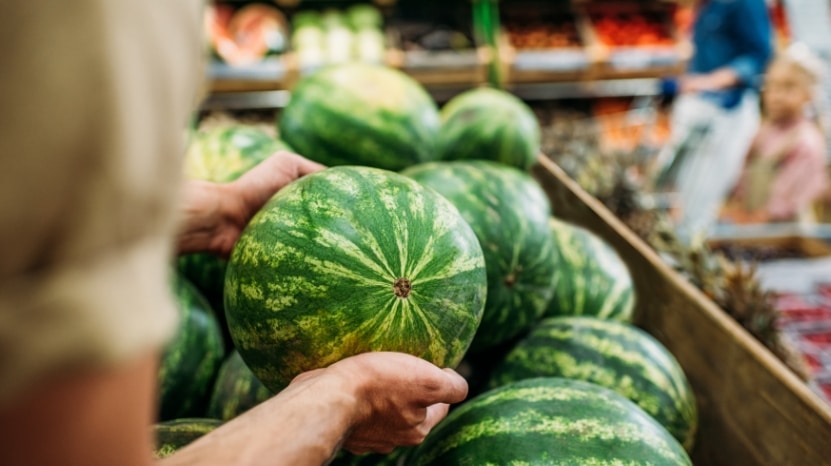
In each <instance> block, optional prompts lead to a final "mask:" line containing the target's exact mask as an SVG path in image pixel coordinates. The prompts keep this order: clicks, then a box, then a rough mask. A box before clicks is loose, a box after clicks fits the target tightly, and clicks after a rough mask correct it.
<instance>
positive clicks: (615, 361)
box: [490, 317, 698, 451]
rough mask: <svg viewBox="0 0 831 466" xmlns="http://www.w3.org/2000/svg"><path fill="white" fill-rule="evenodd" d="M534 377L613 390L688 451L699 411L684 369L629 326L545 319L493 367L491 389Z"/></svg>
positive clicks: (590, 319)
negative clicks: (584, 382)
mask: <svg viewBox="0 0 831 466" xmlns="http://www.w3.org/2000/svg"><path fill="white" fill-rule="evenodd" d="M534 377H565V378H569V379H579V380H584V381H587V382H591V383H595V384H598V385H602V386H604V387H606V388H609V389H612V390H615V391H616V392H618V393H620V394H621V395H623V396H625V397H627V398H629V399H630V400H632V401H634V402H635V403H636V404H637V405H638V406H640V407H641V408H642V409H643V410H644V411H646V412H647V413H649V414H650V415H652V417H654V418H655V420H657V421H658V422H660V423H661V424H662V425H663V426H664V427H665V428H666V429H667V430H668V431H669V432H670V433H671V434H672V435H674V436H675V438H676V439H678V441H679V442H681V444H683V445H684V446H685V448H687V450H688V451H689V450H691V449H692V445H693V441H694V440H695V431H696V428H697V426H698V412H697V409H696V404H695V395H694V394H693V391H692V388H691V387H690V384H689V382H688V381H687V378H686V376H685V375H684V371H683V370H682V369H681V366H680V365H679V364H678V361H676V360H675V358H674V357H673V356H672V354H670V352H669V351H668V350H667V349H666V348H664V347H663V345H661V344H660V343H659V342H658V341H657V340H655V339H654V338H653V337H651V336H650V335H649V334H647V333H646V332H644V331H642V330H640V329H638V328H636V327H634V326H631V325H629V324H624V323H620V322H614V321H606V320H601V319H597V318H593V317H558V318H552V319H546V320H544V321H543V322H541V323H540V325H539V326H537V327H536V328H535V329H534V330H533V331H531V333H530V334H529V335H528V337H527V338H526V339H525V340H523V341H522V342H520V343H519V344H518V345H517V346H516V348H514V349H513V350H512V351H511V352H510V353H509V354H508V356H507V357H506V358H505V359H504V360H503V361H502V363H501V364H499V365H498V366H497V367H496V369H495V370H494V373H493V375H492V378H491V383H490V386H491V387H497V386H501V385H506V384H509V383H511V382H515V381H518V380H523V379H529V378H534Z"/></svg>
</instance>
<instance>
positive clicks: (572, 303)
mask: <svg viewBox="0 0 831 466" xmlns="http://www.w3.org/2000/svg"><path fill="white" fill-rule="evenodd" d="M549 225H550V228H551V233H552V235H553V236H554V243H555V247H554V250H555V251H556V254H557V271H556V272H555V279H554V283H555V288H554V289H555V291H554V298H552V299H551V302H550V303H549V304H548V308H547V309H546V311H545V315H546V316H551V317H554V316H562V315H565V316H573V315H588V316H594V317H599V318H602V319H611V320H619V321H624V322H629V321H631V320H632V312H633V310H634V305H635V291H634V285H633V284H632V276H631V275H630V274H629V269H628V268H626V264H625V263H624V262H623V261H622V260H621V259H620V257H619V256H618V255H617V253H616V252H615V250H614V249H612V247H611V246H609V245H608V244H606V243H605V242H604V241H603V240H601V239H600V238H599V237H597V236H596V235H595V234H594V233H592V232H590V231H588V230H586V229H584V228H580V227H578V226H576V225H572V224H569V223H566V222H563V221H561V220H557V219H556V218H551V219H550V220H549Z"/></svg>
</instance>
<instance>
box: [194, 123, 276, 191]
mask: <svg viewBox="0 0 831 466" xmlns="http://www.w3.org/2000/svg"><path fill="white" fill-rule="evenodd" d="M281 150H287V151H291V148H290V147H289V146H288V145H287V144H286V143H285V142H283V141H280V140H279V139H275V138H274V137H273V136H271V135H269V134H268V133H267V132H266V131H265V130H264V129H261V128H258V127H255V126H250V125H243V124H233V125H218V126H216V127H214V128H210V129H202V130H199V131H197V132H196V133H194V134H193V135H192V139H191V141H190V144H189V145H188V150H187V153H186V154H185V160H184V172H185V177H186V178H188V179H191V180H204V181H212V182H214V183H227V182H229V181H234V180H236V179H237V178H239V177H240V176H242V175H243V174H244V173H245V172H247V171H248V170H250V169H252V168H253V167H254V166H255V165H257V164H258V163H260V162H262V161H263V160H265V159H267V158H268V157H269V156H271V155H272V154H274V153H275V152H278V151H281Z"/></svg>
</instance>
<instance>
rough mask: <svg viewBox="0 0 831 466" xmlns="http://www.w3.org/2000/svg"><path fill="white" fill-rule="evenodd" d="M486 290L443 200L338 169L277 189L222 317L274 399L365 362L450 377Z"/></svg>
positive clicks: (408, 183)
mask: <svg viewBox="0 0 831 466" xmlns="http://www.w3.org/2000/svg"><path fill="white" fill-rule="evenodd" d="M486 291H487V281H486V274H485V261H484V258H483V255H482V248H481V247H480V246H479V243H478V241H477V240H476V236H475V235H474V233H473V231H472V230H471V228H470V226H468V225H467V223H465V221H464V219H463V218H462V216H461V215H459V211H458V210H456V208H454V207H453V206H452V205H451V204H450V203H449V202H448V201H447V200H445V199H444V198H442V197H441V196H439V195H438V194H437V193H436V192H435V191H432V190H428V189H425V188H423V187H421V186H420V185H419V184H417V183H416V182H415V181H413V180H410V179H408V178H405V177H403V176H401V175H398V174H395V173H392V172H387V171H384V170H378V169H372V168H366V167H336V168H330V169H328V170H324V171H322V172H318V173H315V174H313V175H309V176H306V177H304V178H301V179H300V180H298V181H296V182H294V183H292V184H291V185H289V186H288V187H286V188H283V189H282V190H281V191H279V192H278V193H277V195H276V196H275V197H273V198H272V199H271V201H269V202H268V203H267V204H266V206H265V207H264V208H263V209H262V210H261V211H260V212H259V213H258V214H257V215H256V216H255V217H254V218H253V219H252V220H251V222H250V224H249V225H248V227H247V228H246V230H245V231H244V232H243V234H242V236H241V237H240V239H239V241H238V242H237V245H236V247H235V249H234V252H233V254H232V256H231V260H230V263H229V265H228V271H227V273H226V282H225V308H226V309H225V312H226V315H227V319H228V326H229V328H230V332H231V336H232V338H233V340H234V342H235V343H236V348H237V350H238V351H239V353H240V355H241V356H242V358H243V360H244V361H245V362H246V364H247V365H248V366H249V367H250V368H251V370H252V371H253V372H254V374H255V375H256V376H257V378H258V379H260V380H261V381H262V382H263V383H264V384H265V385H266V386H267V387H268V388H269V389H271V390H273V391H275V392H276V391H279V390H281V389H282V388H284V387H285V386H286V385H288V383H289V382H290V381H291V380H292V379H293V378H294V377H295V376H297V375H298V374H300V373H301V372H304V371H308V370H311V369H316V368H319V367H325V366H328V365H330V364H332V363H334V362H336V361H338V360H340V359H343V358H345V357H347V356H351V355H354V354H358V353H363V352H367V351H381V350H388V351H399V352H405V353H410V354H414V355H417V356H420V357H422V358H424V359H426V360H428V361H431V362H433V363H434V364H436V365H439V366H441V367H455V366H456V365H457V364H458V363H459V362H460V361H461V359H462V356H463V355H464V353H465V351H466V350H467V348H468V346H469V345H470V342H471V341H472V339H473V335H474V333H475V332H476V329H477V326H478V324H479V321H480V319H481V315H482V309H483V307H484V302H485V296H486ZM488 302H490V299H488Z"/></svg>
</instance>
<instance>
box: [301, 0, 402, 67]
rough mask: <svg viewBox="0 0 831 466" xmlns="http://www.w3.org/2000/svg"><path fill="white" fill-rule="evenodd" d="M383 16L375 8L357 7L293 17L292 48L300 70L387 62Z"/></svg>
mask: <svg viewBox="0 0 831 466" xmlns="http://www.w3.org/2000/svg"><path fill="white" fill-rule="evenodd" d="M382 26H383V18H382V16H381V13H380V12H379V11H378V10H377V9H376V8H375V7H373V6H372V5H369V4H356V5H353V6H351V7H349V8H348V9H347V10H346V11H340V10H336V9H333V8H330V9H327V10H325V11H323V12H322V13H321V12H318V11H315V10H306V11H302V12H299V13H297V14H295V15H294V17H293V18H292V29H293V32H292V36H291V37H292V38H291V41H292V46H293V48H294V51H295V52H296V54H297V60H298V62H299V66H300V69H301V70H313V69H316V68H319V67H320V66H323V65H327V64H336V63H346V62H350V61H360V62H364V63H376V64H380V63H383V62H384V54H385V51H386V38H385V36H384V32H383V30H382Z"/></svg>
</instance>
